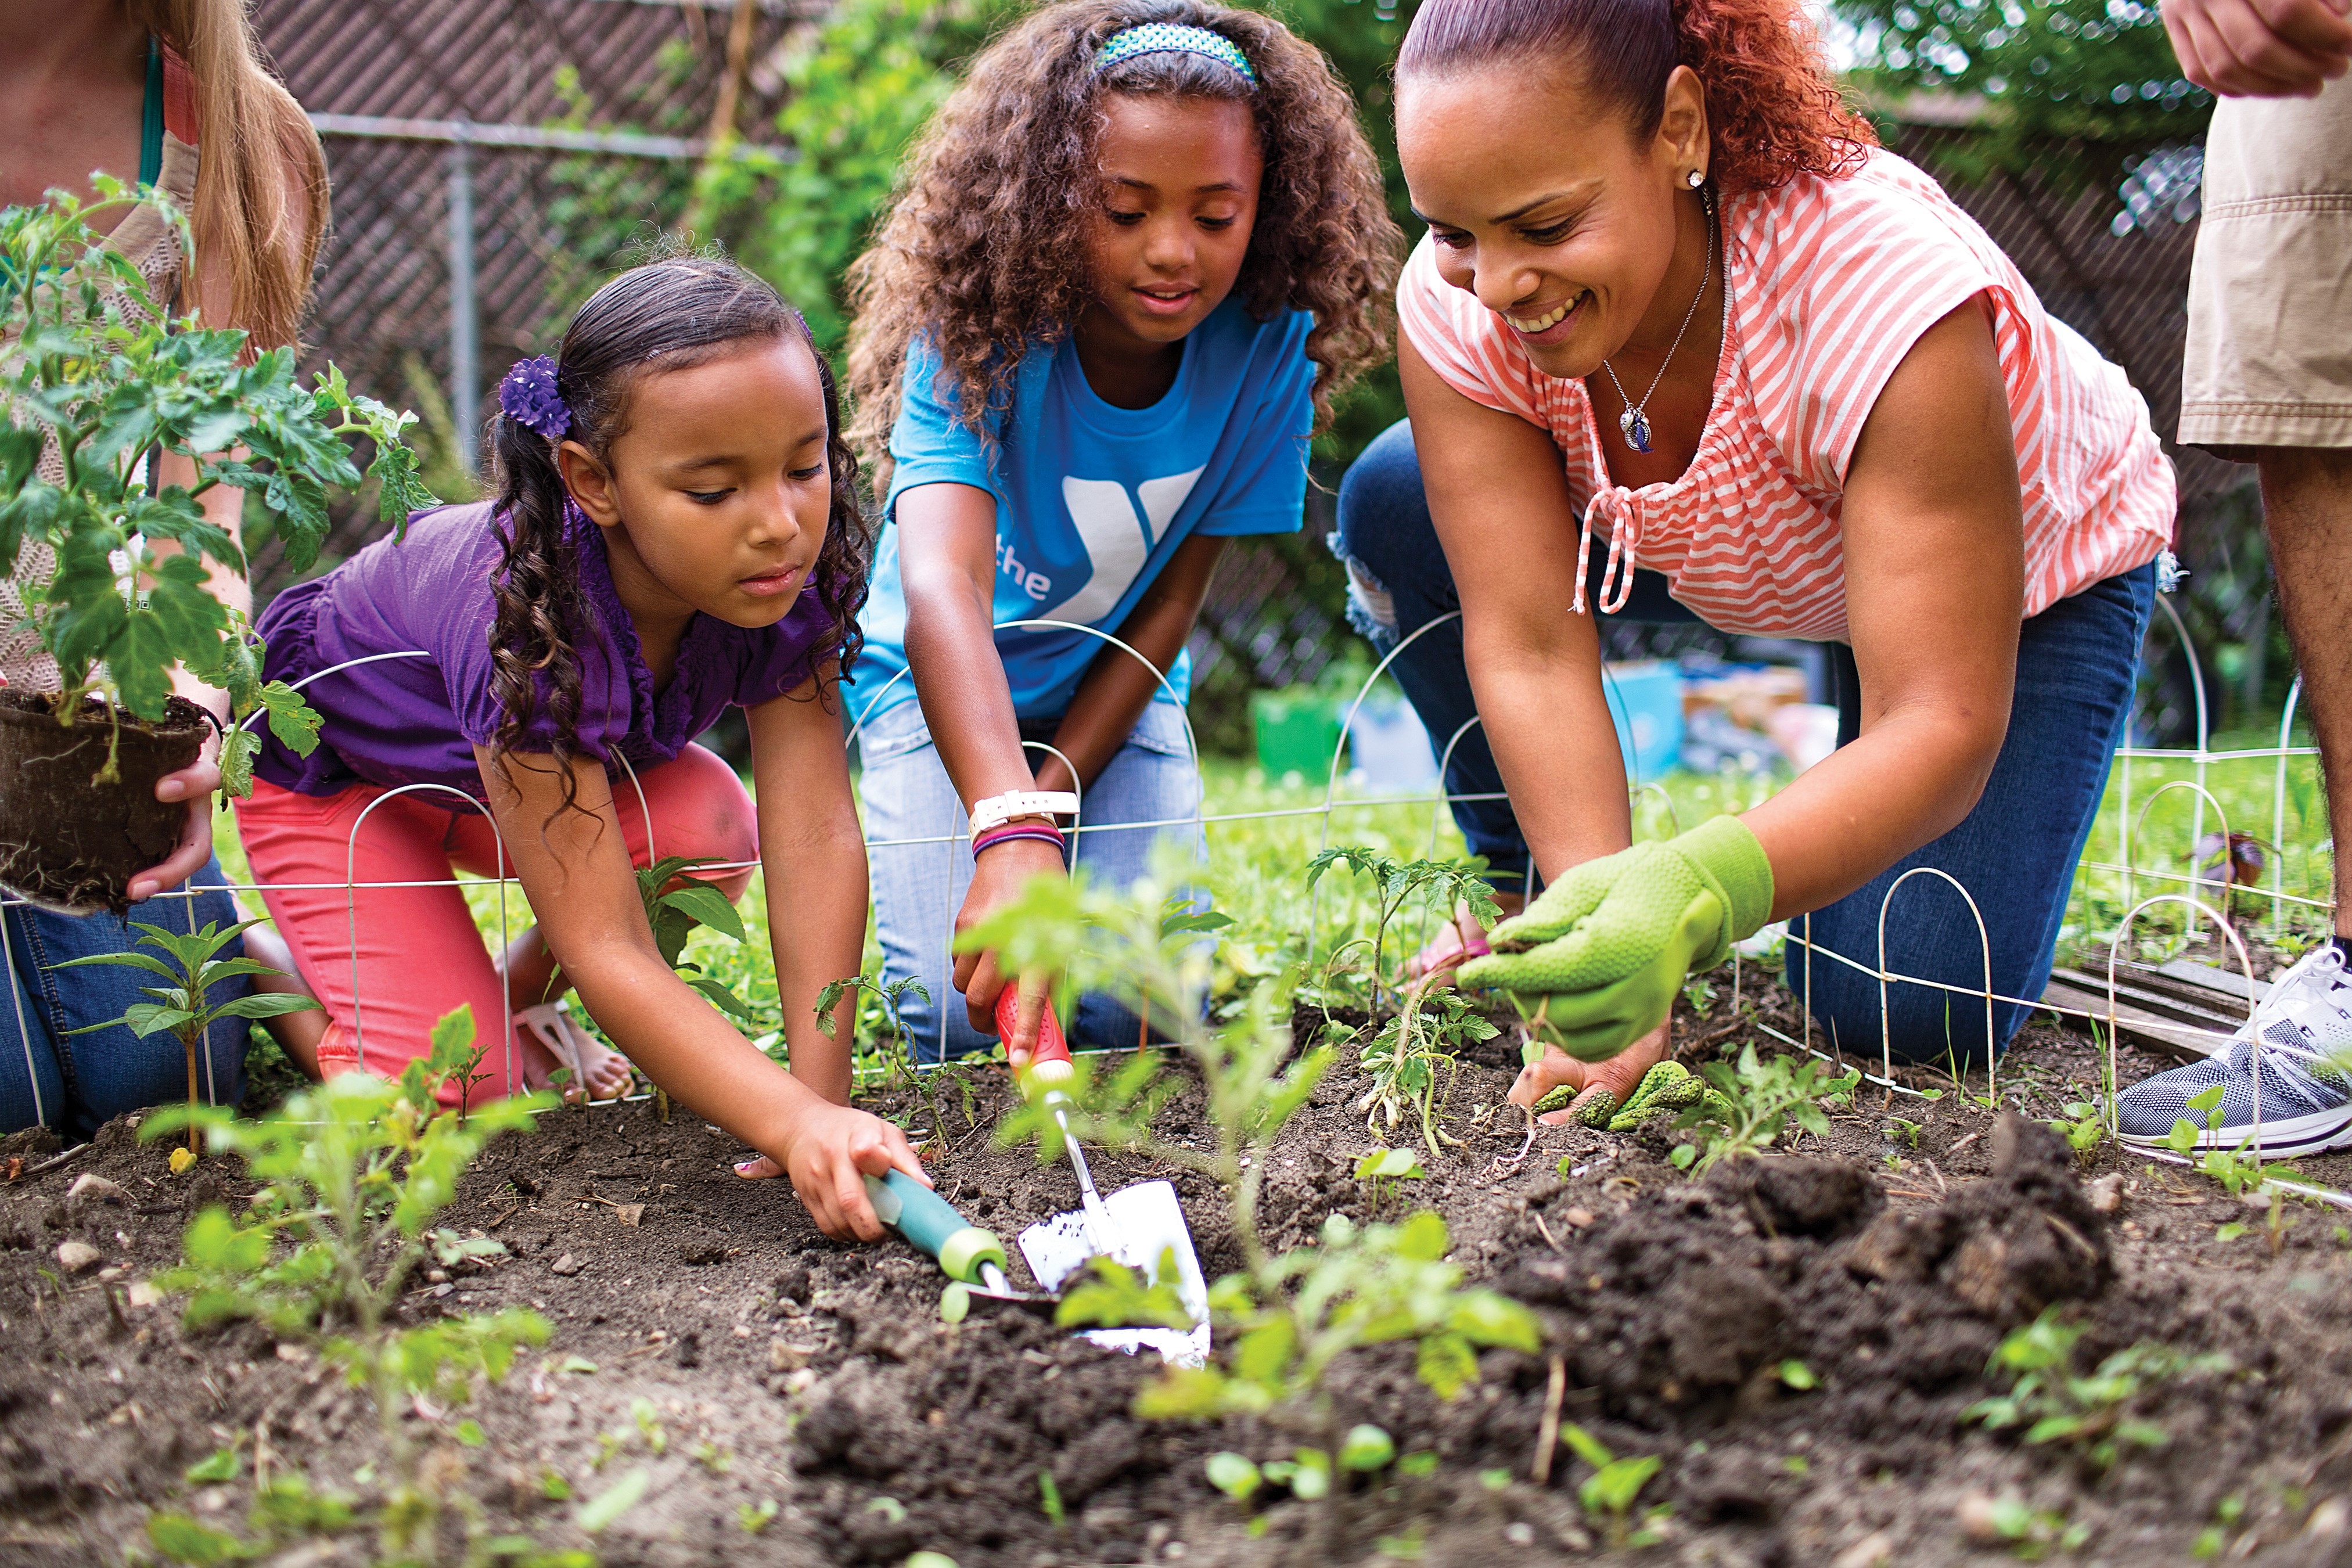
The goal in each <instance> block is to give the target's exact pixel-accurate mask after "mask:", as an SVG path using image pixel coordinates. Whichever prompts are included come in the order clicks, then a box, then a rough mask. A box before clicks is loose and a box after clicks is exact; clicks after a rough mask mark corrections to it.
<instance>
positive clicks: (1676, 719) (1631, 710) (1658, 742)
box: [1601, 659, 1683, 787]
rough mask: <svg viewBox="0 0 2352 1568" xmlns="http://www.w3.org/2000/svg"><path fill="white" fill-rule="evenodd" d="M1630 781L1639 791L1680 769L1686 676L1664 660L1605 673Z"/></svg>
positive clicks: (1606, 668)
mask: <svg viewBox="0 0 2352 1568" xmlns="http://www.w3.org/2000/svg"><path fill="white" fill-rule="evenodd" d="M1601 689H1602V691H1603V692H1604V693H1606V695H1607V696H1608V699H1609V716H1610V718H1612V719H1613V720H1615V721H1617V748H1618V750H1619V751H1620V752H1622V753H1623V755H1624V758H1625V776H1626V778H1627V779H1628V780H1629V781H1630V782H1631V783H1633V784H1634V785H1635V786H1636V787H1639V786H1640V785H1642V784H1647V783H1649V782H1650V781H1651V780H1653V779H1654V778H1656V777H1658V776H1659V775H1660V774H1662V773H1664V772H1665V771H1666V770H1667V769H1668V768H1671V767H1673V766H1674V765H1675V759H1676V758H1677V757H1679V756H1681V755H1682V749H1683V677H1682V671H1681V670H1680V669H1679V668H1676V667H1675V665H1672V664H1670V663H1668V662H1666V661H1665V660H1664V659H1645V660H1643V661H1642V662H1640V663H1637V664H1610V665H1604V666H1602V667H1601Z"/></svg>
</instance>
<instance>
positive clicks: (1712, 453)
mask: <svg viewBox="0 0 2352 1568" xmlns="http://www.w3.org/2000/svg"><path fill="white" fill-rule="evenodd" d="M1722 232H1723V258H1724V269H1725V279H1726V283H1727V300H1728V303H1727V307H1726V309H1725V311H1724V318H1725V320H1724V333H1723V353H1722V357H1721V359H1720V361H1719V362H1718V363H1717V370H1716V377H1715V393H1714V403H1713V406H1712V407H1711V409H1710V411H1709V412H1708V415H1707V421H1706V428H1705V429H1704V430H1703V431H1702V432H1701V434H1700V437H1699V444H1698V452H1697V455H1696V457H1695V458H1692V460H1691V465H1690V467H1689V468H1688V469H1686V470H1685V472H1684V474H1683V476H1682V477H1681V478H1680V479H1676V480H1675V481H1673V482H1672V483H1670V484H1652V485H1643V486H1642V487H1641V488H1640V489H1626V488H1624V487H1622V486H1620V485H1617V484H1616V483H1614V482H1613V481H1612V479H1610V477H1609V470H1608V468H1607V466H1606V464H1605V463H1604V461H1603V459H1602V456H1601V434H1600V430H1599V428H1598V426H1596V425H1595V423H1594V421H1593V418H1592V407H1591V401H1590V399H1589V398H1588V397H1587V395H1586V394H1585V390H1584V384H1583V383H1582V382H1580V381H1574V380H1565V381H1564V380H1558V379H1555V378H1553V377H1551V376H1548V375H1546V374H1543V373H1542V372H1541V371H1539V370H1538V369H1537V368H1536V367H1535V364H1534V363H1533V362H1532V361H1530V360H1529V359H1528V354H1527V351H1526V350H1525V349H1524V348H1523V347H1522V346H1521V345H1520V344H1519V342H1518V341H1517V336H1516V334H1514V333H1513V332H1512V331H1511V329H1510V328H1509V327H1508V326H1507V325H1506V324H1505V323H1504V322H1503V321H1501V320H1500V319H1498V318H1497V317H1496V315H1495V314H1494V313H1493V312H1491V311H1489V310H1487V309H1486V307H1485V306H1484V305H1481V304H1480V303H1479V302H1478V300H1477V299H1476V298H1475V296H1474V295H1472V294H1470V293H1469V292H1468V291H1466V290H1465V289H1456V288H1454V287H1453V286H1451V285H1450V284H1448V283H1446V282H1445V281H1444V279H1442V278H1440V277H1439V276H1438V274H1437V269H1436V264H1435V260H1434V257H1433V252H1432V249H1431V246H1432V241H1430V240H1429V239H1427V238H1424V239H1423V241H1422V242H1421V244H1420V246H1419V247H1416V248H1415V249H1414V251H1413V254H1412V259H1411V260H1410V261H1409V262H1408V263H1407V264H1406V266H1405V269H1404V274H1403V276H1402V278H1401V279H1399V280H1398V283H1397V311H1398V315H1399V317H1400V318H1401V320H1402V324H1403V327H1404V331H1405V333H1406V335H1407V336H1408V337H1410V338H1411V339H1412V344H1413V347H1415V348H1416V349H1418V350H1420V352H1421V354H1422V357H1423V359H1425V360H1427V361H1428V362H1429V364H1430V366H1431V368H1432V369H1433V370H1434V371H1435V372H1436V373H1437V374H1438V375H1439V376H1440V377H1442V378H1443V379H1444V381H1445V382H1446V383H1447V384H1449V385H1451V386H1452V387H1454V389H1455V390H1456V391H1458V392H1460V393H1461V394H1462V395H1464V396H1465V397H1468V398H1470V399H1471V400H1472V401H1474V402H1476V403H1479V404H1483V405H1486V407H1488V408H1493V409H1496V410H1499V411H1501V412H1503V413H1506V414H1512V415H1516V416H1518V417H1520V418H1522V419H1525V420H1527V421H1528V423H1529V424H1531V425H1535V426H1539V427H1540V428H1542V429H1544V430H1545V431H1547V432H1549V435H1550V437H1551V438H1552V443H1553V445H1555V446H1556V447H1559V452H1560V457H1561V461H1562V463H1563V464H1564V465H1565V467H1566V468H1567V473H1568V488H1569V494H1570V500H1572V501H1573V503H1574V504H1575V505H1576V507H1577V508H1578V509H1579V510H1580V511H1581V512H1582V513H1583V516H1584V532H1585V537H1586V539H1587V540H1588V541H1589V540H1590V539H1591V536H1592V535H1593V534H1594V533H1600V534H1601V535H1603V536H1604V537H1606V538H1607V539H1608V541H1609V556H1608V562H1607V565H1606V567H1605V568H1604V571H1603V575H1602V579H1601V584H1599V585H1598V586H1597V588H1596V589H1595V591H1594V597H1595V598H1596V599H1597V601H1598V603H1599V606H1600V608H1601V610H1602V611H1604V612H1613V611H1615V610H1616V609H1617V608H1619V607H1620V606H1621V605H1622V604H1623V603H1624V597H1625V594H1626V592H1627V590H1629V589H1630V588H1631V586H1632V581H1633V567H1634V566H1636V565H1640V566H1645V567H1648V568H1650V569H1651V570H1653V571H1657V572H1663V573H1664V574H1666V576H1667V578H1668V579H1669V580H1670V582H1671V584H1672V589H1673V593H1674V596H1675V599H1677V600H1678V601H1680V602H1681V603H1682V604H1684V605H1687V606H1689V607H1690V608H1691V609H1692V610H1694V611H1696V613H1697V614H1698V615H1699V616H1701V617H1702V618H1703V619H1705V620H1706V621H1707V622H1708V623H1709V624H1711V625H1713V626H1717V627H1718V628H1720V629H1721V630H1724V631H1727V632H1734V633H1742V634H1748V635H1754V636H1764V637H1803V638H1808V639H1811V640H1814V641H1843V640H1844V639H1845V637H1846V635H1847V633H1846V609H1845V570H1844V561H1843V542H1842V540H1841V537H1840V531H1839V526H1838V515H1839V507H1840V503H1841V501H1842V500H1843V495H1844V489H1845V475H1846V466H1847V464H1848V462H1849V461H1850V460H1851V459H1852V458H1853V448H1854V444H1855V442H1856V440H1857V439H1858V438H1859V437H1860V436H1861V434H1862V427H1863V423H1864V420H1866V419H1867V418H1868V417H1869V416H1870V411H1871V409H1872V408H1873V407H1874V406H1875V405H1876V404H1877V401H1878V395H1879V393H1880V392H1881V391H1882V390H1883V389H1884V388H1885V385H1886V383H1887V380H1888V378H1889V377H1890V376H1892V375H1893V374H1895V366H1896V365H1898V364H1900V363H1902V361H1903V358H1904V356H1905V355H1906V354H1907V353H1909V352H1910V350H1911V345H1912V344H1913V343H1915V342H1917V341H1918V340H1919V337H1920V335H1921V334H1922V333H1923V332H1925V331H1927V329H1928V328H1929V327H1931V326H1933V325H1934V324H1935V323H1936V322H1937V321H1938V320H1940V319H1941V318H1943V317H1944V316H1946V315H1948V314H1949V313H1950V312H1951V311H1952V310H1955V309H1957V308H1958V306H1959V305H1960V304H1961V303H1963V302H1964V301H1966V300H1968V299H1969V298H1970V297H1971V296H1973V295H1976V294H1979V293H1981V294H1983V295H1985V296H1986V297H1987V298H1988V299H1989V300H1990V302H1991V307H1992V320H1993V335H1994V341H1995V343H1996V345H1997V346H1998V348H1999V350H2000V367H2001V378H2002V381H2003V383H2004V384H2006V386H2007V388H2008V393H2009V407H2010V416H2011V421H2012V423H2013V424H2014V426H2015V428H2016V434H2017V468H2018V478H2019V479H2020V481H2021V486H2022V489H2023V493H2024V502H2025V605H2024V614H2026V615H2027V616H2034V615H2038V614H2040V613H2041V612H2042V611H2043V610H2045V609H2047V608H2049V607H2050V606H2051V605H2053V604H2055V603H2056V602H2057V601H2059V600H2060V599H2063V598H2065V597H2067V596H2069V595H2074V594H2078V593H2080V592H2082V591H2083V590H2084V588H2087V587H2089V586H2090V585H2091V584H2095V583H2096V582H2098V581H2100V580H2101V579H2102V578H2105V577H2110V576H2113V575H2115V574H2116V573H2119V572H2124V571H2128V570H2129V569H2131V568H2132V567H2135V566H2138V565H2140V564H2142V563H2146V562H2148V561H2152V560H2154V559H2155V558H2156V555H2157V553H2158V552H2159V551H2161V550H2162V549H2163V548H2164V547H2165V545H2166V544H2167V543H2168V542H2169V540H2170V538H2171V535H2172V527H2173V517H2174V512H2175V510H2176V504H2177V496H2176V492H2175V488H2174V482H2173V473H2172V464H2171V462H2170V461H2169V460H2168V458H2166V457H2165V456H2164V452H2163V449H2162V448H2161V447H2159V446H2158V442H2157V438H2156V433H2155V431H2154V430H2153V429H2152V428H2151V427H2150V426H2149V424H2148V413H2147V403H2146V401H2144V400H2143V399H2142V398H2141V397H2140V395H2139V394H2138V393H2137V392H2136V391H2135V390H2133V388H2132V385H2131V384H2130V383H2129V382H2128V381H2126V379H2125V378H2124V374H2123V372H2122V371H2120V370H2118V369H2117V368H2116V366H2114V365H2112V364H2110V363H2107V362H2106V361H2105V359H2102V358H2101V357H2100V356H2099V353H2098V351H2096V350H2095V349H2094V348H2092V347H2091V345H2090V344H2089V343H2087V342H2084V340H2083V338H2082V337H2081V336H2080V335H2079V334H2078V333H2076V332H2075V331H2074V330H2073V329H2072V328H2070V327H2068V326H2067V325H2066V324H2065V323H2064V322H2063V321H2058V320H2056V319H2055V318H2053V317H2052V316H2051V315H2050V314H2049V313H2048V312H2047V311H2045V310H2043V309H2042V302H2041V300H2038V299H2036V298H2035V296H2034V293H2033V289H2032V286H2031V285H2030V284H2028V283H2027V282H2026V281H2025V279H2024V276H2023V275H2022V274H2021V273H2020V272H2019V271H2018V269H2017V268H2016V266H2015V264H2014V263H2012V262H2011V260H2010V259H2009V258H2008V257H2007V256H2005V255H2004V254H2002V252H2001V250H2000V247H1999V246H1997V245H1995V244H1994V243H1993V242H1992V238H1991V237H1990V236H1989V235H1987V234H1986V233H1985V231H1984V230H1983V229H1982V228H1980V227H1979V226H1978V225H1977V223H1976V220H1975V219H1973V218H1971V217H1969V216H1968V214H1967V213H1965V212H1963V211H1961V210H1960V208H1959V207H1958V205H1956V204H1954V202H1953V201H1952V200H1951V198H1950V197H1948V196H1947V195H1945V194H1944V192H1943V190H1942V188H1941V187H1939V186H1938V185H1937V184H1936V183H1935V181H1934V180H1932V179H1930V178H1929V177H1928V176H1927V174H1923V173H1922V172H1920V171H1919V170H1918V169H1916V168H1915V167H1913V166H1912V165H1911V164H1909V163H1906V162H1904V161H1903V160H1902V159H1901V158H1898V157H1896V156H1895V154H1893V153H1887V152H1885V151H1882V150H1876V149H1874V150H1873V151H1872V152H1871V153H1870V155H1869V159H1868V161H1867V162H1866V163H1864V165H1863V167H1862V168H1861V169H1860V170H1859V171H1858V172H1856V173H1854V174H1851V175H1849V176H1847V177H1845V178H1843V179H1821V178H1818V177H1815V176H1812V175H1802V176H1800V177H1799V178H1797V179H1795V180H1793V181H1791V182H1790V183H1789V184H1786V185H1783V186H1781V187H1780V189H1778V190H1772V191H1758V192H1751V193H1748V194H1745V195H1736V196H1732V197H1729V198H1728V199H1727V200H1726V201H1725V203H1724V204H1723V218H1722ZM1561 543H1562V547H1563V548H1565V547H1566V545H1567V542H1566V541H1562V542H1561ZM1967 565H1968V563H1965V562H1955V563H1953V567H1954V570H1956V571H1965V570H1966V569H1967ZM1585 598H1586V595H1585V590H1584V585H1583V584H1581V582H1580V584H1579V586H1578V591H1577V595H1576V600H1575V604H1574V605H1573V607H1574V608H1575V609H1576V610H1577V611H1579V612H1581V611H1582V610H1583V609H1584V607H1585Z"/></svg>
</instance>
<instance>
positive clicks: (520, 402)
mask: <svg viewBox="0 0 2352 1568" xmlns="http://www.w3.org/2000/svg"><path fill="white" fill-rule="evenodd" d="M499 408H500V409H501V410H503V411H504V412H505V414H506V416H507V417H508V418H509V419H511V420H513V421H514V422H515V423H516V424H518V425H520V426H523V427H524V428H525V429H527V430H536V431H537V432H539V433H540V434H541V435H542V436H544V437H547V438H548V439H549V440H551V441H561V440H562V439H563V438H564V437H566V436H569V435H570V434H572V410H571V409H570V408H568V407H566V406H565V405H564V402H563V394H562V393H561V392H559V391H557V390H556V386H555V362H554V361H553V360H552V359H551V358H549V357H548V356H547V355H545V354H541V355H539V356H538V357H537V358H535V359H527V360H518V361H517V362H515V367H514V368H513V369H512V370H510V371H509V372H507V376H506V379H505V380H504V381H501V382H500V383H499Z"/></svg>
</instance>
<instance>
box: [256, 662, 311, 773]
mask: <svg viewBox="0 0 2352 1568" xmlns="http://www.w3.org/2000/svg"><path fill="white" fill-rule="evenodd" d="M261 706H262V709H263V710H265V711H266V712H268V715H269V732H270V733H271V734H273V735H275V736H277V737H278V743H279V744H280V745H283V746H284V747H285V748H286V749H287V750H288V751H289V752H293V753H294V754H295V755H296V756H298V757H307V756H309V755H310V753H311V752H315V751H317V750H318V749H319V728H320V725H322V724H323V723H325V722H326V717H325V715H323V714H321V713H320V712H319V710H316V709H315V708H312V707H311V706H310V704H309V703H308V702H305V701H304V700H302V694H301V693H300V692H299V691H297V690H295V689H293V688H292V687H290V686H289V685H287V684H286V683H285V682H284V681H282V680H273V681H270V682H269V683H268V685H266V686H264V687H263V688H262V689H261Z"/></svg>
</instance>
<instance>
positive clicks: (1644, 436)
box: [1617, 408, 1650, 453]
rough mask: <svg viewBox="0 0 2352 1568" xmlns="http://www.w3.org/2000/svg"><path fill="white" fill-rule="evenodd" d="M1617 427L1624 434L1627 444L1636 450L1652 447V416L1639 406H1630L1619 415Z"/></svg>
mask: <svg viewBox="0 0 2352 1568" xmlns="http://www.w3.org/2000/svg"><path fill="white" fill-rule="evenodd" d="M1617 428H1618V429H1619V430H1620V431H1622V433H1623V434H1624V437H1625V445H1627V446H1628V447H1633V450H1635V451H1636V452H1642V453H1647V452H1648V451H1649V449H1650V418H1649V416H1648V415H1646V414H1643V412H1642V411H1641V410H1640V409H1638V408H1628V409H1627V410H1625V412H1624V413H1622V414H1620V415H1619V416H1617Z"/></svg>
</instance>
